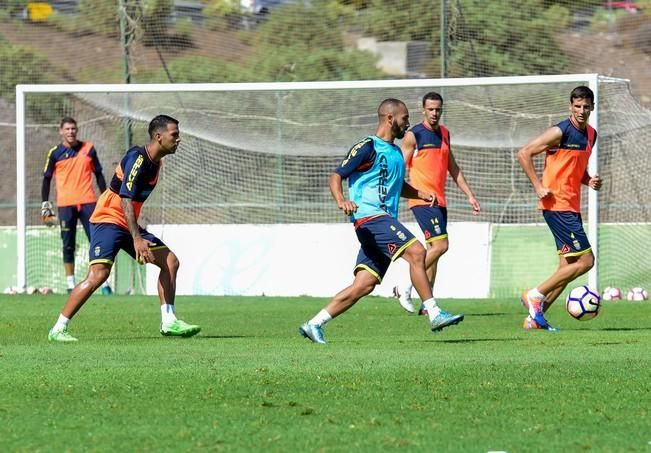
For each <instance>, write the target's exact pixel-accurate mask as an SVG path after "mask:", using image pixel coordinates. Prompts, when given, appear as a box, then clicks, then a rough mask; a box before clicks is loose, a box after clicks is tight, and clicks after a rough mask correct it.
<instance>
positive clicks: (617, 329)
mask: <svg viewBox="0 0 651 453" xmlns="http://www.w3.org/2000/svg"><path fill="white" fill-rule="evenodd" d="M591 330H601V331H607V332H636V331H642V330H651V327H604V328H603V329H591Z"/></svg>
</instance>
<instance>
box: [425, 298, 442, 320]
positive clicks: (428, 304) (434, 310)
mask: <svg viewBox="0 0 651 453" xmlns="http://www.w3.org/2000/svg"><path fill="white" fill-rule="evenodd" d="M423 305H425V309H426V310H427V316H429V320H430V321H433V320H434V318H436V317H437V316H438V315H439V313H441V309H440V308H439V306H438V304H437V303H436V299H434V298H433V297H432V298H431V299H427V300H426V301H424V302H423Z"/></svg>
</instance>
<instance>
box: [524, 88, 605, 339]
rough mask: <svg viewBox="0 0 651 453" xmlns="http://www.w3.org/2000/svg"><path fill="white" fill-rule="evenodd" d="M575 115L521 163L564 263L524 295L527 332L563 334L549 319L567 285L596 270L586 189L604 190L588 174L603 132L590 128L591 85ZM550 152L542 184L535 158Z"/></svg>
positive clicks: (574, 97)
mask: <svg viewBox="0 0 651 453" xmlns="http://www.w3.org/2000/svg"><path fill="white" fill-rule="evenodd" d="M569 109H570V117H569V118H568V119H566V120H563V121H561V122H560V123H558V124H557V125H555V126H552V127H550V128H549V129H547V130H546V131H544V132H543V133H542V134H540V135H539V136H538V137H536V138H535V139H533V141H531V142H530V143H529V144H527V145H526V146H525V147H524V148H522V149H521V150H520V151H518V161H519V162H520V165H521V166H522V169H523V170H524V172H525V174H526V175H527V177H528V178H529V180H530V181H531V184H532V185H533V188H534V190H535V192H536V195H537V196H538V198H539V200H540V201H539V203H538V207H539V209H541V210H542V213H543V217H544V218H545V222H547V225H548V226H549V229H550V230H551V232H552V235H553V236H554V240H555V241H556V249H557V250H558V255H559V264H558V268H557V269H556V271H555V272H554V273H553V274H552V275H551V277H549V278H548V279H547V280H545V281H544V282H542V283H540V284H539V285H538V286H536V287H535V288H533V289H531V290H529V291H525V292H524V293H523V294H522V297H521V302H522V304H523V305H524V306H525V307H526V308H527V309H528V311H529V316H527V318H525V320H524V325H523V327H524V328H525V329H544V330H548V331H556V330H558V329H557V328H556V327H553V326H551V325H550V324H549V323H548V322H547V320H546V319H545V316H544V313H545V312H546V311H547V310H548V309H549V307H551V305H552V304H553V303H554V301H555V300H556V299H557V298H558V296H559V295H560V294H561V292H563V290H564V289H565V287H566V286H567V285H568V284H569V283H570V282H571V281H572V280H574V279H575V278H577V277H579V276H581V275H583V274H585V273H586V272H588V271H589V270H590V269H591V268H592V266H594V260H595V258H594V255H593V253H592V247H591V246H590V243H589V242H588V238H587V236H586V234H585V231H584V230H583V221H582V220H581V185H582V184H583V185H586V186H588V187H590V188H591V189H593V190H599V189H600V188H601V183H602V182H601V178H599V175H597V174H595V175H593V176H590V175H589V174H588V159H589V158H590V154H591V152H592V148H593V146H594V145H595V143H596V141H597V131H596V130H594V129H593V128H592V127H591V126H590V125H589V124H588V119H589V118H590V113H592V110H593V109H594V93H593V92H592V90H591V89H590V88H588V87H586V86H579V87H576V88H575V89H574V90H572V92H571V93H570V105H569ZM542 153H546V155H545V169H544V171H543V177H542V180H540V179H538V175H537V174H536V170H535V168H534V165H533V157H534V156H536V155H538V154H542Z"/></svg>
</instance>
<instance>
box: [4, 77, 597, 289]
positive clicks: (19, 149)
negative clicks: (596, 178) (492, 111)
mask: <svg viewBox="0 0 651 453" xmlns="http://www.w3.org/2000/svg"><path fill="white" fill-rule="evenodd" d="M562 82H586V83H587V84H588V86H589V87H590V88H591V89H592V91H593V92H594V95H595V110H594V112H593V113H592V115H590V125H592V126H593V127H594V128H595V129H597V130H598V129H599V127H598V126H599V74H566V75H541V76H512V77H478V78H453V79H405V80H369V81H347V82H274V83H178V84H88V85H81V84H60V85H16V227H17V231H16V233H17V242H16V246H17V260H16V280H17V281H16V286H17V287H18V288H22V289H24V288H25V287H26V283H27V260H26V252H27V250H26V246H27V243H26V233H27V225H26V201H27V200H26V169H25V162H26V161H25V96H26V95H27V94H29V93H58V94H65V93H144V92H148V93H155V92H159V93H160V92H181V91H182V92H209V91H213V92H214V91H277V90H291V91H295V90H314V89H319V90H334V89H348V88H352V89H355V88H358V89H362V88H419V87H432V86H436V87H462V86H495V85H522V84H545V83H550V84H551V83H562ZM541 132H542V131H541ZM532 138H533V137H532ZM598 150H599V144H598V142H597V145H596V146H595V147H594V148H593V150H592V155H591V156H590V161H589V164H588V171H589V173H590V174H595V173H597V171H598V168H597V167H598V164H597V162H598V152H599V151H598ZM598 209H599V202H598V197H597V192H595V191H594V190H590V191H588V231H587V235H588V239H589V241H590V244H591V245H592V251H593V253H594V255H595V257H596V258H598V251H599V244H598V233H597V222H598V212H599V211H598ZM597 268H598V266H594V267H593V268H592V269H591V270H590V272H589V274H588V283H589V284H590V286H592V287H593V288H598V273H597Z"/></svg>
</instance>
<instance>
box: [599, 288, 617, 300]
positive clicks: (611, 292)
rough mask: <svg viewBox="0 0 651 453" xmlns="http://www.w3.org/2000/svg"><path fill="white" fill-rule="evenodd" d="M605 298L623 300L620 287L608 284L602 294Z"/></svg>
mask: <svg viewBox="0 0 651 453" xmlns="http://www.w3.org/2000/svg"><path fill="white" fill-rule="evenodd" d="M601 298H602V299H603V300H622V292H621V291H620V290H619V288H615V287H612V286H606V287H605V288H604V291H603V293H602V294H601Z"/></svg>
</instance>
